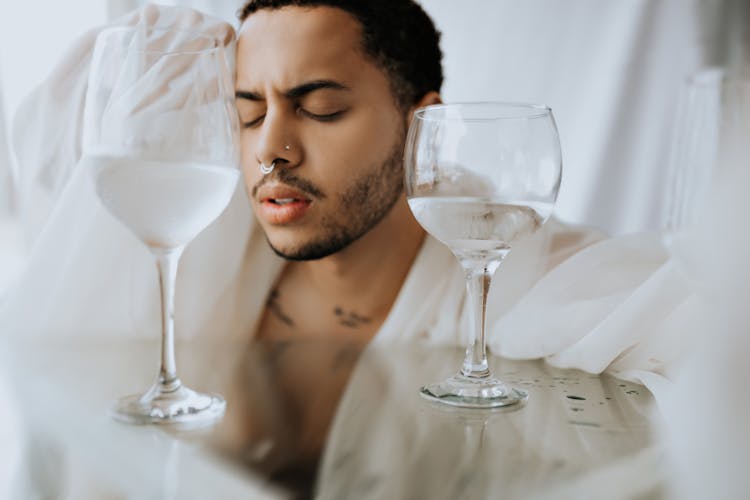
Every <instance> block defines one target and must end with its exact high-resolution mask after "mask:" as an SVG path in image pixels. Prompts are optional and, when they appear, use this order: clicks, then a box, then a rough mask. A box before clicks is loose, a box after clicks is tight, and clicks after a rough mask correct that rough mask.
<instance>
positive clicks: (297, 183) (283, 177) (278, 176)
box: [252, 167, 326, 200]
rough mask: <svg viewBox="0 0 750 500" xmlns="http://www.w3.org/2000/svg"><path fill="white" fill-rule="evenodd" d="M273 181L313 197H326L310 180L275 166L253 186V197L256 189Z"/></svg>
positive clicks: (256, 191)
mask: <svg viewBox="0 0 750 500" xmlns="http://www.w3.org/2000/svg"><path fill="white" fill-rule="evenodd" d="M274 181H277V182H280V183H282V184H286V185H287V186H289V187H292V188H295V189H297V190H298V191H302V192H303V193H305V194H309V195H310V196H312V197H314V198H318V199H321V200H322V199H324V198H326V195H325V193H324V192H323V191H322V190H321V189H320V188H319V187H317V186H316V185H315V184H313V183H312V182H310V181H308V180H306V179H303V178H301V177H297V176H296V175H294V174H293V173H291V172H290V171H289V170H288V169H286V168H278V167H277V168H275V169H274V170H273V172H271V173H270V174H266V175H264V176H263V178H262V179H261V180H259V181H258V182H257V183H256V184H255V186H253V192H252V195H253V198H255V196H256V195H257V194H258V190H259V189H260V188H261V187H262V186H265V185H266V184H268V183H270V182H274Z"/></svg>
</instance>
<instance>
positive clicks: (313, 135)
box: [237, 7, 405, 259]
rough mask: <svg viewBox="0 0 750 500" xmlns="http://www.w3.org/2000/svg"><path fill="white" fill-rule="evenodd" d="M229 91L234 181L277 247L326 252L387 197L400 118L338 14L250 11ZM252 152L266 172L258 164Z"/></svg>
mask: <svg viewBox="0 0 750 500" xmlns="http://www.w3.org/2000/svg"><path fill="white" fill-rule="evenodd" d="M237 94H238V98H237V107H238V109H239V113H240V120H241V122H242V124H243V130H242V168H243V171H244V175H245V183H246V188H247V191H248V194H249V195H250V199H251V203H252V206H253V209H254V210H255V214H256V216H257V218H258V220H259V221H260V224H261V225H262V227H263V229H264V231H265V233H266V237H267V239H268V241H269V243H270V244H271V246H272V248H273V249H274V250H275V251H276V252H277V253H278V254H280V255H282V256H285V257H287V258H293V259H314V258H321V257H324V256H326V255H329V254H331V253H335V252H337V251H339V250H341V249H342V248H344V247H346V246H347V245H348V244H349V243H351V242H352V241H354V240H356V239H357V238H359V237H360V236H362V235H363V234H365V233H366V232H368V231H369V230H370V229H371V228H373V227H374V226H375V225H376V224H377V223H378V222H379V221H380V220H381V219H382V218H383V217H384V216H385V215H386V214H387V213H388V211H389V210H390V209H391V207H392V206H393V205H394V203H395V202H396V201H397V200H398V199H399V196H400V194H401V191H402V189H401V188H402V179H403V171H402V165H401V157H402V152H403V144H404V133H405V116H404V113H403V112H402V111H400V110H399V109H398V107H397V105H396V103H395V100H394V98H393V96H392V94H391V90H390V86H389V81H388V79H387V77H386V75H385V73H384V72H383V71H381V70H380V69H379V68H378V67H377V66H375V64H374V63H373V62H372V61H371V60H370V59H369V58H368V57H367V56H366V55H365V54H364V53H363V52H362V49H361V32H360V25H359V23H358V22H357V21H356V20H355V19H354V18H353V17H352V16H350V15H349V14H348V13H346V12H344V11H342V10H340V9H335V8H330V7H314V8H300V7H285V8H282V9H278V10H261V11H259V12H257V13H255V14H252V15H251V16H250V17H248V18H247V19H246V20H245V22H244V23H243V26H242V29H241V31H240V36H239V42H238V47H237ZM261 162H262V163H263V164H264V165H270V164H271V163H272V162H275V168H274V170H273V171H272V172H271V173H270V174H265V175H264V174H262V173H261V172H260V170H259V163H261Z"/></svg>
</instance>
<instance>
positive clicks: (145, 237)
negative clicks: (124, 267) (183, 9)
mask: <svg viewBox="0 0 750 500" xmlns="http://www.w3.org/2000/svg"><path fill="white" fill-rule="evenodd" d="M226 57H227V56H226V52H225V47H224V45H223V44H222V43H221V42H220V41H219V40H218V39H216V38H214V37H211V36H208V35H205V34H199V33H195V32H191V31H186V30H180V29H171V28H155V27H146V26H144V25H138V26H135V27H119V28H110V29H106V30H104V31H102V32H101V33H100V34H99V35H98V37H97V40H96V45H95V49H94V55H93V59H92V65H91V72H90V75H89V82H88V89H87V94H86V105H85V109H84V137H83V157H82V161H83V162H84V168H87V169H88V170H89V171H90V174H91V176H92V178H93V179H94V184H95V187H96V192H97V194H98V196H99V199H100V201H101V202H102V203H103V205H104V206H105V207H106V208H107V210H108V211H109V212H110V213H111V214H112V215H114V216H115V217H116V218H117V219H118V220H119V221H120V222H122V223H123V224H124V225H125V226H127V227H128V229H130V231H132V232H133V234H135V235H136V236H137V237H138V238H139V239H140V240H141V241H142V242H143V243H144V244H145V245H146V246H147V247H148V249H149V250H150V251H151V252H152V253H153V255H154V257H155V259H156V264H157V268H158V272H159V285H160V291H161V329H162V336H161V363H160V367H159V373H158V377H157V380H156V382H155V383H154V385H153V386H152V387H151V388H150V389H148V390H147V391H146V392H145V393H144V394H142V395H133V396H128V397H125V398H122V399H120V400H119V401H118V402H117V404H116V405H115V407H114V408H113V412H112V413H113V416H114V417H115V418H116V419H118V420H121V421H125V422H128V423H136V424H145V423H156V424H179V425H180V426H181V427H192V426H201V425H206V424H210V423H213V422H215V421H217V420H218V419H220V418H221V417H222V416H223V414H224V409H225V406H226V403H225V401H224V399H223V398H222V397H221V396H219V395H217V394H201V393H198V392H196V391H193V390H191V389H189V388H187V387H186V386H184V385H183V384H182V382H181V381H180V379H179V377H178V376H177V370H176V365H175V355H174V285H175V278H176V273H177V265H178V261H179V259H180V255H181V254H182V252H183V249H184V248H185V246H186V245H187V244H188V243H189V242H190V241H191V240H192V239H193V238H194V237H195V236H196V235H197V234H198V233H199V232H201V231H202V230H203V229H204V228H205V227H206V226H207V225H208V224H210V223H211V222H212V221H213V220H214V219H216V218H217V217H218V216H219V215H220V214H221V212H222V211H223V210H224V209H225V208H226V206H227V205H228V203H229V201H230V199H231V197H232V195H233V193H234V191H235V188H236V185H237V179H238V177H239V121H238V118H237V113H236V110H235V108H234V102H233V93H234V91H233V85H232V75H231V73H230V70H229V67H228V65H227V60H226Z"/></svg>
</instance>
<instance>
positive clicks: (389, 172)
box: [266, 134, 404, 261]
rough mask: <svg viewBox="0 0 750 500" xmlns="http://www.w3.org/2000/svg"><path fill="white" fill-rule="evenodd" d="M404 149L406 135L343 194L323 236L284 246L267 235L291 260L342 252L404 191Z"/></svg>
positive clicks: (279, 252) (325, 221) (325, 224)
mask: <svg viewBox="0 0 750 500" xmlns="http://www.w3.org/2000/svg"><path fill="white" fill-rule="evenodd" d="M402 136H403V134H399V137H402ZM403 152H404V138H403V137H402V139H401V140H400V141H397V142H396V144H395V145H394V147H393V148H392V149H391V151H390V152H389V154H388V158H387V159H386V160H385V161H383V162H382V163H381V164H380V165H377V166H375V167H374V168H372V169H370V171H369V172H368V173H366V174H364V175H362V176H361V177H359V178H358V179H356V180H355V181H354V183H353V184H352V185H351V186H349V187H348V188H347V189H346V190H345V191H344V192H343V193H342V194H341V195H340V196H339V200H338V205H339V208H338V212H339V213H338V214H336V215H338V217H335V216H333V215H328V216H326V217H324V218H323V220H322V222H321V231H320V236H318V237H316V238H315V239H313V240H312V241H309V242H306V243H303V244H302V245H300V246H299V247H297V248H292V249H283V250H282V249H279V248H276V247H275V246H274V245H273V243H272V242H271V241H270V240H268V238H266V240H267V241H268V244H269V246H270V247H271V249H272V250H273V251H274V252H275V253H276V255H278V256H279V257H283V258H284V259H287V260H297V261H301V260H317V259H322V258H324V257H328V256H329V255H333V254H335V253H337V252H340V251H341V250H343V249H345V248H346V247H348V246H349V245H351V244H352V243H354V242H355V241H357V240H358V239H359V238H361V237H362V236H364V235H365V234H367V233H368V232H369V231H370V230H371V229H372V228H374V227H375V226H377V225H378V223H379V222H380V221H381V220H383V218H384V217H385V216H386V215H388V212H390V210H391V208H393V206H394V205H395V204H396V202H397V201H398V199H399V197H400V196H401V193H402V192H403V189H404V173H403V163H402V162H403ZM342 214H346V218H344V217H341V215H342Z"/></svg>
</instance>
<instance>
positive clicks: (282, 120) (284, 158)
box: [256, 109, 302, 168]
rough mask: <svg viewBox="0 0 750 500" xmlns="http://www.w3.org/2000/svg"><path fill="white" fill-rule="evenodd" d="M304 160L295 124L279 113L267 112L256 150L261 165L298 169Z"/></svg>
mask: <svg viewBox="0 0 750 500" xmlns="http://www.w3.org/2000/svg"><path fill="white" fill-rule="evenodd" d="M301 159H302V150H301V147H300V145H299V144H298V141H296V134H295V133H294V130H293V122H292V120H291V119H289V118H286V117H285V116H284V115H283V114H282V113H280V112H277V111H275V110H274V111H271V110H270V109H269V110H268V111H267V112H266V116H265V118H264V119H263V123H262V124H261V129H260V134H259V136H258V143H257V149H256V160H257V161H258V164H259V165H265V166H266V167H268V166H270V165H271V164H272V163H273V164H275V166H276V167H281V166H284V167H287V168H289V167H296V166H297V165H299V163H300V161H301Z"/></svg>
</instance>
